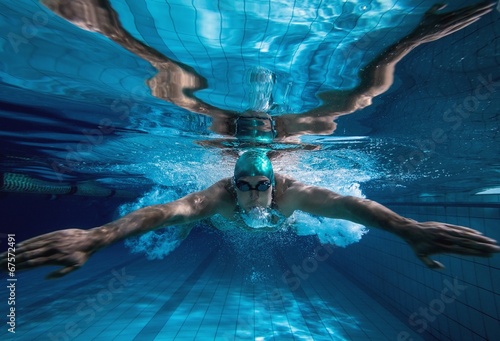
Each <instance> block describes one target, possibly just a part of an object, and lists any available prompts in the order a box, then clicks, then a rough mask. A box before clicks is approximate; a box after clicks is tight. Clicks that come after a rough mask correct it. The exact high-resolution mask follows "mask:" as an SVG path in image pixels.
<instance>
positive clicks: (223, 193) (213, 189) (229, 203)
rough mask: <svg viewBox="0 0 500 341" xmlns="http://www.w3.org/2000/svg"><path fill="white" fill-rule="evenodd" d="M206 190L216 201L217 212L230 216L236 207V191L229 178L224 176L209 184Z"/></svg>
mask: <svg viewBox="0 0 500 341" xmlns="http://www.w3.org/2000/svg"><path fill="white" fill-rule="evenodd" d="M206 191H208V192H209V195H210V196H211V197H212V199H213V200H216V201H217V204H218V207H219V210H218V211H219V214H222V215H223V216H230V215H233V214H234V210H235V208H236V192H235V191H234V189H233V185H232V180H231V178H224V179H222V180H219V181H217V182H216V183H214V184H213V185H212V186H210V187H209V188H208V189H207V190H206Z"/></svg>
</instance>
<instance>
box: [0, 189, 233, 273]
mask: <svg viewBox="0 0 500 341" xmlns="http://www.w3.org/2000/svg"><path fill="white" fill-rule="evenodd" d="M225 195H227V191H226V190H225V188H224V180H222V181H219V182H217V183H216V184H214V185H212V186H211V187H209V188H207V189H205V190H203V191H200V192H196V193H192V194H189V195H187V196H185V197H183V198H181V199H179V200H176V201H173V202H170V203H166V204H162V205H154V206H148V207H144V208H141V209H139V210H137V211H134V212H132V213H129V214H127V215H126V216H124V217H123V218H120V219H118V220H116V221H113V222H110V223H108V224H105V225H103V226H100V227H96V228H93V229H89V230H83V229H65V230H59V231H54V232H51V233H47V234H43V235H40V236H37V237H34V238H31V239H28V240H26V241H24V242H22V243H19V244H18V245H17V248H16V269H17V270H22V269H30V268H35V267H39V266H43V265H60V266H63V268H61V269H58V270H56V271H54V272H52V273H50V274H49V275H48V276H47V278H58V277H62V276H64V275H66V274H68V273H70V272H72V271H74V270H77V269H79V268H80V267H81V266H82V265H83V264H84V263H85V262H86V261H87V260H88V259H89V258H90V256H92V255H93V254H94V253H95V252H97V251H99V250H100V249H102V248H104V247H106V246H108V245H111V244H112V243H115V242H117V241H119V240H122V239H125V238H128V237H131V236H134V235H138V234H143V233H146V232H149V231H152V230H155V229H158V228H161V227H165V226H170V225H178V224H179V225H180V224H187V223H190V222H194V221H197V220H200V219H203V218H206V217H209V216H212V215H214V214H217V213H218V211H219V209H220V207H221V202H222V204H223V203H224V199H225V197H224V196H225ZM188 233H189V229H188V228H186V229H185V230H183V231H182V232H181V234H180V235H179V239H183V238H185V237H186V236H187V234H188ZM6 266H7V253H3V254H1V255H0V268H1V269H5V268H6Z"/></svg>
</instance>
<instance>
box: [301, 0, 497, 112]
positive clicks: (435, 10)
mask: <svg viewBox="0 0 500 341" xmlns="http://www.w3.org/2000/svg"><path fill="white" fill-rule="evenodd" d="M494 5H495V3H492V2H490V1H485V2H481V3H479V4H475V5H472V6H469V7H465V8H462V9H460V10H456V11H453V12H449V13H440V11H441V10H442V9H443V8H445V7H446V5H442V4H439V5H434V6H433V7H432V8H430V9H429V10H428V11H427V12H426V13H425V15H424V17H423V18H422V20H421V21H420V23H419V25H418V26H417V27H416V28H415V29H414V30H413V31H412V32H411V33H410V34H408V35H407V36H405V37H404V38H402V39H401V40H399V41H398V42H396V43H395V44H393V45H391V46H389V47H388V48H386V49H385V50H384V51H382V52H381V53H380V54H379V55H378V56H377V57H376V58H375V59H374V60H373V61H372V62H370V63H369V64H368V65H366V66H365V67H364V68H363V69H361V71H360V72H359V75H358V76H359V78H360V83H359V85H358V86H357V87H356V88H354V89H351V90H344V91H339V90H334V91H327V92H324V93H321V94H320V95H319V97H320V98H321V99H322V100H323V102H324V104H323V105H321V106H320V107H318V108H316V109H313V110H310V111H308V112H306V113H304V114H302V115H304V116H324V115H333V114H335V115H344V114H350V113H352V112H354V111H356V110H359V109H362V108H364V107H366V106H368V105H370V104H371V102H372V99H373V98H374V97H376V96H378V95H380V94H382V93H384V92H386V91H387V90H388V89H389V88H390V86H391V85H392V83H393V82H394V70H395V67H396V64H397V63H398V62H399V61H400V60H401V59H403V58H404V57H405V56H406V55H407V54H408V53H410V52H411V51H412V50H413V49H415V48H416V47H417V46H419V45H422V44H425V43H428V42H431V41H434V40H438V39H440V38H442V37H445V36H447V35H449V34H452V33H454V32H457V31H459V30H461V29H462V28H464V27H467V26H469V25H470V24H472V23H474V22H476V21H477V20H479V19H480V18H481V17H482V16H483V15H485V14H486V13H489V12H491V11H492V9H493V6H494ZM302 115H301V116H302ZM334 118H335V117H334Z"/></svg>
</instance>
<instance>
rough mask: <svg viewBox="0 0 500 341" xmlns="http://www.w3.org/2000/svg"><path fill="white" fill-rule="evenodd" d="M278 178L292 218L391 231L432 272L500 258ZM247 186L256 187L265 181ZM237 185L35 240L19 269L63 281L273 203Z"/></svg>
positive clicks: (439, 227)
mask: <svg viewBox="0 0 500 341" xmlns="http://www.w3.org/2000/svg"><path fill="white" fill-rule="evenodd" d="M275 178H276V185H275V189H274V200H275V202H276V205H277V208H278V210H279V211H280V213H282V214H283V215H284V216H287V217H288V216H290V215H291V214H292V213H293V212H294V211H296V210H300V211H303V212H307V213H311V214H315V215H320V216H324V217H328V218H336V219H345V220H350V221H353V222H355V223H359V224H362V225H365V226H367V227H372V228H378V229H382V230H385V231H387V232H390V233H393V234H395V235H397V236H399V237H400V238H402V239H403V240H404V241H405V242H407V243H408V244H409V246H410V247H411V248H412V249H413V251H414V252H415V254H416V256H417V257H418V258H419V259H420V260H421V261H422V262H423V263H424V264H425V265H426V266H428V267H429V268H433V269H440V268H443V265H442V264H441V263H439V262H437V261H435V260H432V259H431V258H429V256H430V255H433V254H438V253H454V254H459V255H465V256H480V257H489V256H491V255H492V254H493V253H496V252H500V247H499V246H498V245H497V242H496V241H495V240H493V239H490V238H487V237H485V236H483V235H482V234H481V233H480V232H478V231H476V230H473V229H470V228H467V227H463V226H457V225H451V224H446V223H440V222H433V221H430V222H418V221H415V220H412V219H408V218H405V217H402V216H400V215H398V214H396V213H395V212H393V211H391V210H390V209H388V208H386V207H384V206H383V205H380V204H378V203H377V202H375V201H371V200H366V199H360V198H356V197H352V196H342V195H340V194H337V193H335V192H332V191H330V190H327V189H325V188H320V187H315V186H308V185H305V184H303V183H300V182H298V181H296V180H294V179H292V178H290V177H287V176H283V175H279V174H275ZM244 179H245V180H246V181H247V182H249V183H250V184H251V185H255V184H257V183H258V182H259V181H261V180H262V179H265V177H262V176H252V177H245V178H244ZM232 186H233V184H232V180H231V179H230V178H226V179H222V180H220V181H218V182H216V183H215V184H213V185H212V186H210V187H209V188H207V189H205V190H203V191H200V192H196V193H191V194H189V195H187V196H185V197H183V198H181V199H179V200H176V201H173V202H170V203H166V204H161V205H154V206H148V207H144V208H142V209H139V210H137V211H134V212H132V213H130V214H128V215H126V216H124V217H123V218H121V219H118V220H116V221H113V222H110V223H108V224H105V225H103V226H99V227H96V228H93V229H89V230H83V229H65V230H59V231H55V232H51V233H47V234H44V235H41V236H38V237H34V238H31V239H29V240H26V241H24V242H22V243H20V244H18V246H17V248H16V269H19V270H22V269H31V268H35V267H39V266H44V265H58V266H62V267H63V268H62V269H59V270H57V271H54V272H52V273H50V274H49V275H48V276H47V278H57V277H62V276H64V275H66V274H68V273H70V272H72V271H74V270H77V269H78V268H80V267H81V266H82V265H83V264H84V263H85V262H86V261H87V260H88V259H89V257H90V256H92V255H93V254H94V253H95V252H97V251H99V250H100V249H102V248H104V247H106V246H108V245H111V244H113V243H115V242H117V241H119V240H122V239H125V238H127V237H130V236H134V235H138V234H143V233H146V232H149V231H152V230H155V229H158V228H163V227H166V226H171V225H183V226H186V228H185V229H184V230H183V231H182V232H181V233H180V235H179V238H180V239H184V238H185V237H186V236H187V234H188V233H189V231H190V227H188V226H187V225H185V224H187V223H191V222H195V221H197V220H200V219H204V218H208V217H210V216H213V215H216V214H220V215H221V216H223V217H225V218H226V219H228V220H233V221H234V220H235V219H236V217H237V214H238V212H239V208H242V209H243V210H247V209H249V208H251V207H253V206H256V205H267V206H268V205H270V203H271V199H272V195H273V187H272V186H271V187H270V188H269V189H268V190H267V191H264V192H258V191H255V190H251V191H249V192H241V191H239V190H238V189H233V187H232ZM235 191H236V198H235V197H234V194H233V193H234V192H235ZM6 263H7V254H6V253H3V254H1V255H0V266H1V268H3V269H5V267H6Z"/></svg>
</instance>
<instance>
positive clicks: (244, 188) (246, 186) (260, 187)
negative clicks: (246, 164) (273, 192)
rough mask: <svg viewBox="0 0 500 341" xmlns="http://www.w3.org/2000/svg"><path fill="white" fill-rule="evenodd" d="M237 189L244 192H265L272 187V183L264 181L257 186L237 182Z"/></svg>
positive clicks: (240, 181)
mask: <svg viewBox="0 0 500 341" xmlns="http://www.w3.org/2000/svg"><path fill="white" fill-rule="evenodd" d="M235 185H236V188H238V189H239V190H240V191H242V192H248V191H250V190H256V191H259V192H265V191H267V190H268V189H269V187H271V181H269V180H262V181H259V182H258V183H257V184H256V185H255V186H252V185H250V184H249V183H248V182H246V181H243V180H238V181H236V184H235Z"/></svg>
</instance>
